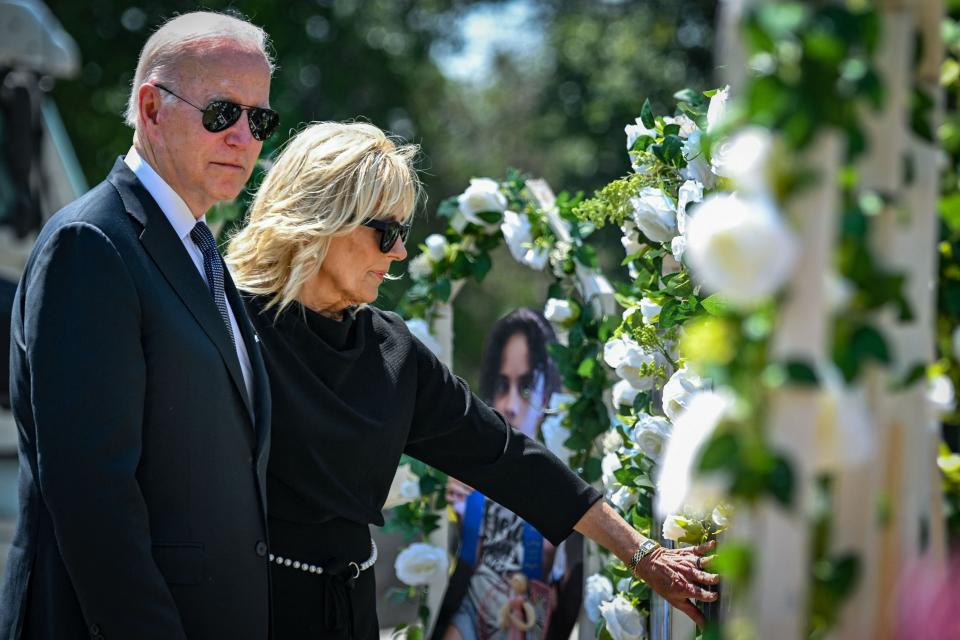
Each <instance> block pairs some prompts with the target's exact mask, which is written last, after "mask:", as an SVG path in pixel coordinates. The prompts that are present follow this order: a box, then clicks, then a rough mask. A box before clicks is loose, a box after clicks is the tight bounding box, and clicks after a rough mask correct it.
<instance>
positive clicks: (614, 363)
mask: <svg viewBox="0 0 960 640" xmlns="http://www.w3.org/2000/svg"><path fill="white" fill-rule="evenodd" d="M603 360H604V362H606V363H607V364H608V365H610V366H611V367H613V369H614V371H616V373H617V375H618V376H620V377H621V378H623V379H624V380H626V381H627V382H628V383H630V386H632V387H633V388H634V389H640V390H646V389H649V388H650V387H651V386H652V385H653V376H649V375H644V374H642V373H641V367H644V366H648V365H652V364H654V363H655V362H656V361H657V358H656V356H654V355H653V354H650V353H647V352H646V351H644V349H643V347H641V346H640V345H639V344H638V343H637V342H636V341H635V340H633V339H632V338H629V337H620V338H614V339H613V340H610V341H609V342H607V343H606V344H605V345H603Z"/></svg>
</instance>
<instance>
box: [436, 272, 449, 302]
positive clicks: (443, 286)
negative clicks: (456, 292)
mask: <svg viewBox="0 0 960 640" xmlns="http://www.w3.org/2000/svg"><path fill="white" fill-rule="evenodd" d="M451 290H452V286H451V284H450V280H449V279H447V278H440V279H439V280H437V281H436V282H435V283H434V284H433V291H432V293H433V297H434V298H436V299H437V300H440V301H441V302H446V301H447V300H449V299H450V292H451Z"/></svg>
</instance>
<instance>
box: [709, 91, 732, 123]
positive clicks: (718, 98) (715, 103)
mask: <svg viewBox="0 0 960 640" xmlns="http://www.w3.org/2000/svg"><path fill="white" fill-rule="evenodd" d="M729 100H730V85H727V86H725V87H724V88H723V89H720V90H719V91H717V92H716V93H715V94H713V95H712V96H711V97H710V105H709V106H708V107H707V132H708V133H709V132H711V131H713V130H714V129H716V127H717V125H719V124H720V123H721V122H722V121H723V119H724V117H725V116H726V115H727V102H728V101H729Z"/></svg>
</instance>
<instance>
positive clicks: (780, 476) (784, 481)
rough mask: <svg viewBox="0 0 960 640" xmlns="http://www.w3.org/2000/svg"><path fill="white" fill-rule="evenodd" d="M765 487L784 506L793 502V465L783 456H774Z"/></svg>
mask: <svg viewBox="0 0 960 640" xmlns="http://www.w3.org/2000/svg"><path fill="white" fill-rule="evenodd" d="M767 481H768V483H767V489H768V491H769V492H770V495H772V496H773V497H774V498H775V499H776V501H777V502H779V503H780V504H781V505H783V506H784V507H786V508H789V507H790V506H791V505H792V504H793V485H794V478H793V467H791V466H790V462H789V461H788V460H787V459H786V458H784V457H783V456H776V457H775V458H774V462H773V468H771V469H770V473H769V475H768V478H767Z"/></svg>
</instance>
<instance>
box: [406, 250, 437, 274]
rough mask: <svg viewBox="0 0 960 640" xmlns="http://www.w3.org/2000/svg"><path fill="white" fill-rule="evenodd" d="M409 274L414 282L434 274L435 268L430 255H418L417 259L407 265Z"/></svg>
mask: <svg viewBox="0 0 960 640" xmlns="http://www.w3.org/2000/svg"><path fill="white" fill-rule="evenodd" d="M407 273H409V274H410V277H411V278H413V279H414V280H423V279H424V278H429V277H430V274H431V273H433V267H432V266H431V265H430V255H429V254H427V253H419V254H417V257H416V258H414V259H412V260H411V261H410V262H409V263H408V264H407Z"/></svg>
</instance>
